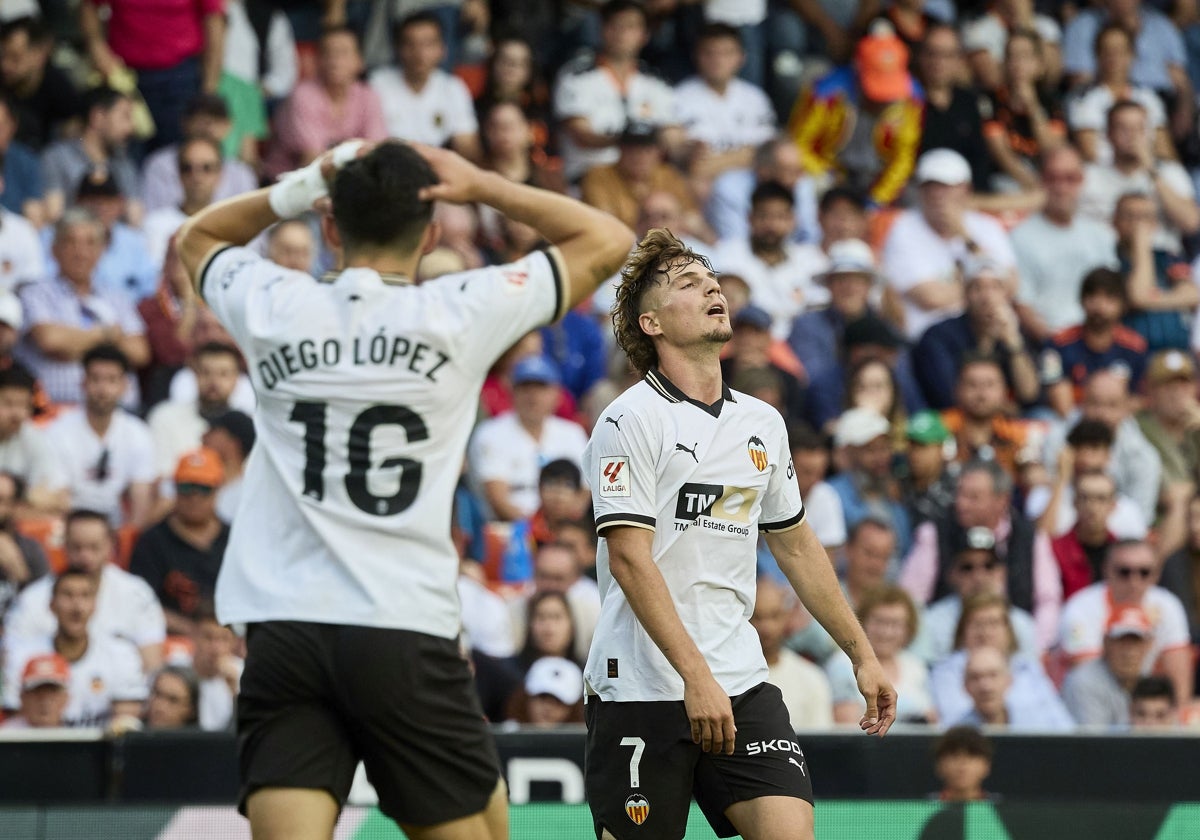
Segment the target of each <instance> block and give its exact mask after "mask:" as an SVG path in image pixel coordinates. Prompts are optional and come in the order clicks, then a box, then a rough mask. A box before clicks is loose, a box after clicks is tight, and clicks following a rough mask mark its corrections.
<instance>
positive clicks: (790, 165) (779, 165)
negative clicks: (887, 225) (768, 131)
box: [704, 134, 866, 242]
mask: <svg viewBox="0 0 1200 840" xmlns="http://www.w3.org/2000/svg"><path fill="white" fill-rule="evenodd" d="M768 181H774V182H775V183H778V184H782V185H783V186H784V187H786V188H787V189H789V190H791V191H792V198H793V200H794V207H795V209H796V226H795V229H794V230H793V231H792V239H793V241H795V242H819V241H820V240H821V231H822V228H823V227H824V223H819V222H818V220H817V192H816V187H815V186H814V184H813V179H812V178H810V177H809V176H808V175H807V174H805V172H804V167H803V166H802V165H801V160H800V150H799V149H798V148H796V144H795V143H793V142H792V139H791V138H790V137H788V136H786V135H782V134H781V135H776V136H775V137H772V138H771V139H770V140H767V141H766V142H764V143H762V144H761V145H760V146H759V147H758V148H756V149H755V150H754V158H753V160H752V162H751V164H750V166H749V167H747V168H745V169H731V170H729V171H728V172H725V173H723V174H721V175H718V176H717V178H716V180H715V181H713V185H712V191H711V192H710V193H709V196H708V200H707V202H706V205H705V208H704V214H705V216H706V217H707V218H708V221H709V224H711V225H712V228H713V230H714V231H715V232H716V235H717V238H718V239H744V238H746V237H747V236H748V235H749V233H750V224H749V219H750V197H751V196H752V195H753V194H754V189H755V187H757V186H758V185H759V184H765V183H767V182H768ZM834 190H836V192H835V193H834V194H835V196H838V197H842V198H844V197H845V196H846V195H852V196H855V199H856V203H857V204H858V205H859V206H860V207H862V205H863V202H862V200H861V199H858V198H857V195H858V194H857V193H854V192H851V191H848V190H844V189H837V188H834ZM834 190H829V191H827V192H826V195H828V194H829V192H834ZM830 200H831V201H832V200H833V199H830ZM822 203H824V202H822ZM864 215H865V214H864ZM863 230H864V231H865V230H866V227H865V223H864V227H863ZM858 238H862V234H858Z"/></svg>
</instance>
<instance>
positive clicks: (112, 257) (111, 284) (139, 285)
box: [41, 222, 158, 303]
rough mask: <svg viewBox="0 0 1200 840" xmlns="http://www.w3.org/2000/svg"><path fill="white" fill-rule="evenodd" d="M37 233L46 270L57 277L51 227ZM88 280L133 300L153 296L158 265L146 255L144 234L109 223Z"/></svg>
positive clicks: (148, 253)
mask: <svg viewBox="0 0 1200 840" xmlns="http://www.w3.org/2000/svg"><path fill="white" fill-rule="evenodd" d="M41 235H42V245H43V247H44V248H45V251H46V273H47V274H48V275H49V276H51V277H57V276H58V263H57V262H55V260H54V254H52V253H51V252H50V246H51V245H52V244H53V242H54V228H53V227H52V226H49V225H47V226H46V227H45V228H43V229H42V233H41ZM92 283H93V284H94V285H95V287H96V290H97V291H111V292H119V293H121V294H122V295H124V296H125V297H127V298H129V299H130V300H132V301H134V302H135V303H136V302H137V301H139V300H141V299H142V298H145V297H150V296H151V295H153V294H154V293H155V291H156V290H157V289H158V266H156V265H155V264H154V260H153V259H151V257H150V251H149V249H148V248H147V247H146V237H145V235H144V234H143V233H142V232H141V231H140V230H136V229H134V228H131V227H130V226H129V225H127V224H124V223H122V222H117V223H116V224H115V225H113V229H112V232H111V233H110V234H109V242H108V248H107V249H106V250H105V251H104V255H103V256H102V257H100V262H99V264H97V266H96V271H95V272H94V273H93V275H92Z"/></svg>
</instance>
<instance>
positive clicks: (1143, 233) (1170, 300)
mask: <svg viewBox="0 0 1200 840" xmlns="http://www.w3.org/2000/svg"><path fill="white" fill-rule="evenodd" d="M1157 217H1158V214H1157V212H1156V211H1155V209H1154V202H1153V201H1152V200H1151V199H1150V197H1149V196H1147V195H1144V194H1142V193H1127V194H1126V195H1123V196H1121V197H1120V198H1119V199H1117V209H1116V212H1115V214H1114V216H1113V227H1114V228H1115V229H1116V231H1117V259H1118V260H1119V261H1120V271H1121V273H1122V274H1124V275H1125V283H1126V286H1125V292H1126V295H1127V296H1128V299H1129V301H1128V304H1129V311H1128V312H1127V313H1126V315H1125V319H1124V322H1125V326H1127V327H1129V328H1130V329H1131V330H1133V331H1134V332H1136V333H1137V334H1138V335H1140V336H1141V337H1142V338H1144V339H1145V340H1146V352H1147V353H1154V352H1157V351H1159V350H1185V351H1186V350H1187V349H1188V347H1189V345H1190V344H1191V335H1190V333H1191V324H1192V321H1193V320H1194V319H1195V317H1196V307H1197V305H1200V289H1198V288H1197V287H1196V281H1195V280H1194V279H1193V278H1192V267H1191V265H1189V264H1188V261H1187V260H1185V259H1183V258H1182V257H1181V256H1179V255H1178V254H1172V253H1170V252H1169V251H1165V250H1163V249H1162V248H1161V247H1155V246H1154V241H1155V238H1156V237H1155V231H1156V229H1157V227H1158V221H1157Z"/></svg>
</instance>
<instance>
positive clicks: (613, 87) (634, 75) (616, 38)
mask: <svg viewBox="0 0 1200 840" xmlns="http://www.w3.org/2000/svg"><path fill="white" fill-rule="evenodd" d="M600 21H601V29H600V54H599V55H598V56H594V57H593V56H585V57H583V58H580V59H577V60H576V61H574V62H571V63H569V64H567V65H566V66H565V67H563V69H562V71H561V72H560V73H559V76H558V83H557V86H556V87H555V89H554V116H555V117H556V118H557V119H558V120H560V121H561V123H562V137H561V147H562V154H563V167H564V173H565V174H566V176H567V179H568V180H570V181H572V182H576V181H578V180H579V179H580V178H582V177H583V176H584V174H585V173H586V172H587V171H588V170H589V169H591V168H592V167H594V166H599V165H601V164H607V163H616V162H617V140H618V138H619V137H620V136H621V132H622V131H623V130H624V128H625V125H626V124H627V123H629V122H631V121H634V120H636V121H639V122H646V123H651V124H653V125H656V126H658V127H659V128H664V127H670V129H669V130H668V131H666V132H664V133H663V134H662V135H661V136H660V139H661V142H662V144H663V145H664V146H665V147H666V148H667V150H668V151H669V152H673V151H675V149H676V148H677V147H678V145H679V143H680V142H681V136H680V133H679V130H678V128H677V127H675V121H676V116H675V96H674V93H673V92H672V91H671V88H670V86H669V85H667V83H666V82H664V81H662V80H661V79H659V78H657V77H656V76H652V75H649V74H648V73H646V72H645V71H644V70H643V69H642V67H641V66H640V64H639V63H638V54H639V53H640V52H641V51H642V47H644V46H646V41H647V40H648V38H649V28H648V22H647V17H646V10H645V8H644V7H643V6H642V4H641V3H638V2H635V0H609V2H607V3H605V4H604V5H603V6H602V7H601V9H600Z"/></svg>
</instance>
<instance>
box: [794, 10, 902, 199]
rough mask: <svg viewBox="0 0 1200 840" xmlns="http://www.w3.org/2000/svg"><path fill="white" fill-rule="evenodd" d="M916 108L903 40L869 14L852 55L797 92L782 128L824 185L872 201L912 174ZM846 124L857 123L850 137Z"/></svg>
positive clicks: (894, 192) (894, 194) (897, 190)
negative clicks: (833, 184)
mask: <svg viewBox="0 0 1200 840" xmlns="http://www.w3.org/2000/svg"><path fill="white" fill-rule="evenodd" d="M922 109H923V103H922V100H921V96H920V93H919V92H918V90H917V89H916V88H915V86H914V84H913V80H912V77H911V76H910V75H909V72H908V48H907V47H905V46H904V43H903V42H902V41H901V40H900V39H899V38H897V37H896V34H895V32H894V31H893V30H892V28H891V25H890V24H888V23H887V22H885V21H876V23H875V24H873V25H872V27H871V31H870V32H869V33H868V34H867V35H865V36H864V37H863V38H861V39H860V40H859V41H858V46H857V48H856V49H855V54H854V63H853V64H852V65H848V66H845V67H839V68H837V69H835V70H833V71H831V72H830V73H829V74H828V75H826V76H823V77H822V78H820V79H818V80H816V81H815V82H814V83H813V84H812V86H811V88H810V89H809V90H808V91H806V92H805V93H804V94H803V96H802V98H801V99H800V101H799V102H798V103H797V104H796V107H795V109H794V110H793V112H792V118H791V121H790V123H789V125H788V132H789V133H790V134H791V135H792V137H793V139H794V140H795V142H796V145H797V146H799V147H800V154H801V159H802V162H803V165H804V169H805V170H806V171H807V172H808V173H809V174H810V175H812V176H813V177H815V178H818V179H821V180H823V181H824V182H825V183H826V184H827V185H828V184H829V183H830V182H832V181H840V182H842V183H845V184H848V185H849V186H851V187H853V188H854V189H858V190H861V191H863V192H864V193H866V194H867V195H868V196H869V198H870V201H871V202H872V203H874V204H875V205H880V206H882V205H888V204H892V203H893V202H895V201H896V200H898V199H899V198H900V194H901V191H902V190H903V189H904V187H905V185H906V184H907V183H908V179H909V177H910V176H911V175H912V172H913V165H914V162H915V161H916V158H917V150H918V149H919V147H920V143H921V113H922ZM850 124H855V125H856V126H857V128H856V131H855V135H856V137H857V138H859V142H857V143H852V142H851V136H850V134H849V133H848V132H846V131H845V130H844V129H845V126H847V125H850ZM885 136H886V137H887V138H888V140H887V142H886V143H885V142H883V141H882V138H883V137H885ZM867 138H871V139H870V140H867Z"/></svg>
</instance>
